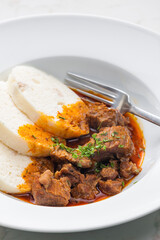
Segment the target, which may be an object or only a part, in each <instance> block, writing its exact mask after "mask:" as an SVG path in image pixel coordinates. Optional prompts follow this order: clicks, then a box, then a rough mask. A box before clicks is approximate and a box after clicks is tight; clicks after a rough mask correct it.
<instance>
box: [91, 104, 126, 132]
mask: <svg viewBox="0 0 160 240" xmlns="http://www.w3.org/2000/svg"><path fill="white" fill-rule="evenodd" d="M86 103H87V105H88V108H89V112H88V114H87V117H88V119H89V125H90V127H92V128H94V129H98V130H99V129H100V128H102V127H112V126H125V125H127V123H128V121H127V119H126V118H125V117H124V116H123V115H122V114H121V113H120V112H119V111H118V110H117V109H112V108H108V107H107V106H106V105H105V104H104V103H99V102H95V103H92V102H86Z"/></svg>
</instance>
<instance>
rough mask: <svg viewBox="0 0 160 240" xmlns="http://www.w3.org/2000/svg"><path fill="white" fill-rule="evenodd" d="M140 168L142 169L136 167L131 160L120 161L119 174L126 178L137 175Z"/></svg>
mask: <svg viewBox="0 0 160 240" xmlns="http://www.w3.org/2000/svg"><path fill="white" fill-rule="evenodd" d="M141 170H142V169H141V168H140V167H137V165H136V164H135V163H133V162H132V161H122V162H121V163H120V175H121V177H123V178H125V179H127V180H129V179H130V178H132V177H133V176H135V175H138V174H139V173H140V172H141Z"/></svg>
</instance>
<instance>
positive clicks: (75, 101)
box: [8, 66, 89, 139]
mask: <svg viewBox="0 0 160 240" xmlns="http://www.w3.org/2000/svg"><path fill="white" fill-rule="evenodd" d="M8 89H9V94H10V96H11V97H12V99H13V101H14V103H15V104H16V106H17V107H18V108H19V109H21V111H23V112H24V113H25V114H26V115H27V116H28V117H29V118H30V119H31V121H33V122H34V123H35V124H36V125H38V126H39V127H42V128H43V129H44V130H46V131H48V132H50V133H53V134H55V135H56V136H59V137H63V138H66V139H67V138H76V137H79V136H81V135H85V134H88V132H89V127H88V123H87V118H86V114H87V111H88V108H87V106H86V105H85V103H84V102H83V101H82V100H81V99H80V97H79V96H78V95H76V94H75V93H74V92H73V91H72V90H70V89H69V88H68V87H67V86H65V85H64V84H63V83H62V82H60V81H58V80H57V79H56V78H54V77H53V76H50V75H47V74H46V73H44V72H42V71H40V70H38V69H36V68H33V67H30V66H17V67H15V68H13V69H12V71H11V73H10V75H9V78H8Z"/></svg>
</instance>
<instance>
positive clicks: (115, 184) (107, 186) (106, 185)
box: [99, 178, 123, 195]
mask: <svg viewBox="0 0 160 240" xmlns="http://www.w3.org/2000/svg"><path fill="white" fill-rule="evenodd" d="M122 184H123V179H120V178H118V179H116V180H107V181H102V180H100V181H99V189H100V190H101V191H102V192H103V193H104V194H106V195H115V194H117V193H120V192H121V191H122V187H123V186H122Z"/></svg>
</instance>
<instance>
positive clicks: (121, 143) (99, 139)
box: [90, 126, 134, 161]
mask: <svg viewBox="0 0 160 240" xmlns="http://www.w3.org/2000/svg"><path fill="white" fill-rule="evenodd" d="M92 136H93V135H92ZM90 143H91V144H95V146H96V150H95V152H94V155H93V159H94V160H96V161H101V160H103V159H106V158H114V157H116V158H118V159H120V158H121V157H123V158H128V157H130V156H131V155H132V154H133V153H134V144H133V142H132V140H131V137H130V132H129V130H128V129H127V127H121V126H115V127H106V128H104V129H103V131H101V132H99V133H98V134H97V135H95V134H94V139H92V140H91V141H90Z"/></svg>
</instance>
